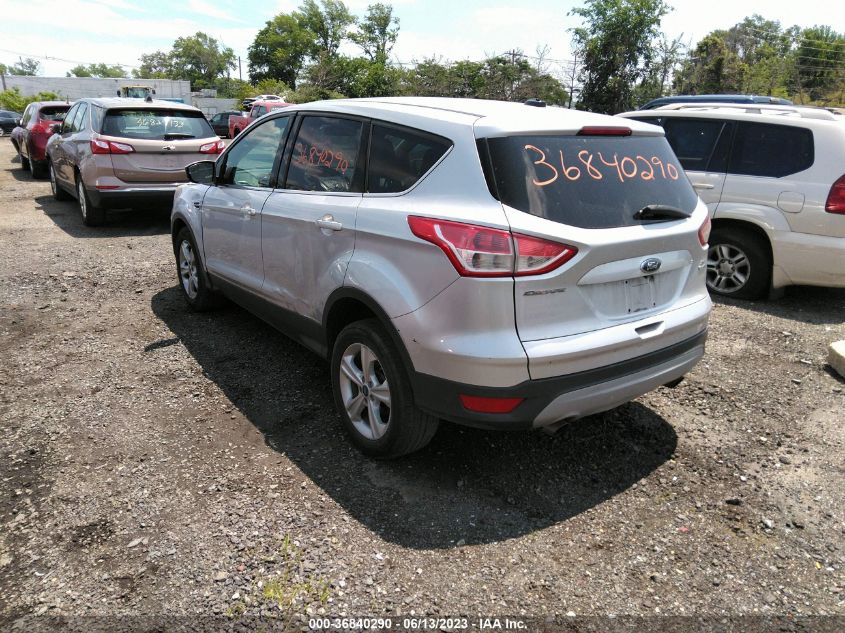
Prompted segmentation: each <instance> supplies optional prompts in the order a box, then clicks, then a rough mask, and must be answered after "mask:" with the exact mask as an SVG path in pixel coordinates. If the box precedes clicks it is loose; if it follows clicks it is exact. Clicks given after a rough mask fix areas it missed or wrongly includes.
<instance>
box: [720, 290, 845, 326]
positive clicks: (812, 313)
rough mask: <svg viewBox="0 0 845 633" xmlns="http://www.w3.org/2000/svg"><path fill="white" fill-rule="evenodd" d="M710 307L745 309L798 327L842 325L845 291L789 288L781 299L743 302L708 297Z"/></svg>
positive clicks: (844, 313)
mask: <svg viewBox="0 0 845 633" xmlns="http://www.w3.org/2000/svg"><path fill="white" fill-rule="evenodd" d="M711 298H712V299H713V303H717V304H720V305H726V306H733V307H736V308H745V309H746V310H753V311H755V312H762V313H764V314H769V315H771V316H775V317H779V318H782V319H790V320H792V321H800V322H801V323H816V324H828V323H832V324H833V323H835V324H838V323H842V322H843V321H845V288H817V287H815V286H790V287H788V288H786V289H785V294H784V296H783V297H781V298H780V299H774V300H771V301H769V300H766V299H762V300H759V301H742V300H738V299H729V298H727V297H720V296H717V295H711Z"/></svg>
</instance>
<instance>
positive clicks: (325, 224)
mask: <svg viewBox="0 0 845 633" xmlns="http://www.w3.org/2000/svg"><path fill="white" fill-rule="evenodd" d="M316 223H317V226H319V227H320V228H321V229H326V230H328V231H340V230H341V229H342V228H343V225H342V224H341V223H340V222H338V221H337V220H335V219H334V217H333V216H331V215H324V216H323V217H322V218H320V219H319V220H317V221H316Z"/></svg>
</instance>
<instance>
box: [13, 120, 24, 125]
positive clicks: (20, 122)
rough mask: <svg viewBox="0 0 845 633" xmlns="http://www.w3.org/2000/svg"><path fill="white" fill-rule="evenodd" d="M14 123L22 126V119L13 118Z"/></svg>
mask: <svg viewBox="0 0 845 633" xmlns="http://www.w3.org/2000/svg"><path fill="white" fill-rule="evenodd" d="M15 125H17V126H18V127H23V119H15Z"/></svg>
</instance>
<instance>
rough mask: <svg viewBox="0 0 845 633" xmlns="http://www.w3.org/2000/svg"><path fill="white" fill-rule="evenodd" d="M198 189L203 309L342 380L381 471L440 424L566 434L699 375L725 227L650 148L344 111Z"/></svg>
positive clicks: (234, 154) (328, 107)
mask: <svg viewBox="0 0 845 633" xmlns="http://www.w3.org/2000/svg"><path fill="white" fill-rule="evenodd" d="M187 171H188V176H189V178H190V179H191V180H192V181H193V182H194V183H195V184H190V185H184V186H182V187H180V188H179V189H178V190H177V192H176V197H175V200H174V206H173V213H172V235H173V248H174V253H175V256H176V264H177V266H176V272H177V274H178V279H179V284H180V286H181V288H182V290H183V292H184V296H185V299H186V300H187V303H188V305H189V306H191V307H192V308H194V309H196V310H205V309H208V308H211V307H213V306H214V305H215V303H216V301H217V298H218V296H219V295H225V296H227V297H229V298H230V299H232V300H234V301H236V302H237V303H239V304H241V305H243V306H245V307H246V308H248V309H249V310H251V311H253V312H254V313H255V314H257V315H259V316H261V317H262V318H264V319H265V320H267V321H268V322H269V323H271V324H273V325H275V326H276V327H277V328H279V329H280V330H281V331H283V332H284V333H285V334H287V335H288V336H290V337H291V338H293V339H295V340H297V341H299V342H300V343H302V344H303V345H305V346H307V347H309V348H310V349H312V350H314V351H315V352H316V353H318V354H320V355H321V356H323V357H325V358H326V359H328V362H329V365H330V372H331V379H332V387H333V391H334V398H335V402H336V405H337V409H338V412H339V414H340V418H341V420H342V422H343V425H344V427H345V429H346V430H347V432H348V433H349V436H350V437H351V439H352V441H353V442H354V443H355V444H356V445H357V446H358V447H359V448H360V449H361V450H362V451H364V452H365V453H366V454H368V455H372V456H375V457H395V456H399V455H403V454H406V453H409V452H412V451H414V450H417V449H419V448H421V447H423V446H425V445H426V443H427V442H428V441H429V440H430V439H431V437H432V436H433V435H434V433H435V431H436V429H437V426H438V423H439V421H440V420H443V419H445V420H450V421H453V422H458V423H462V424H468V425H472V426H478V427H485V428H492V429H530V428H540V427H545V428H552V429H553V428H556V427H557V426H558V425H560V424H562V423H563V422H565V421H567V420H571V419H574V418H578V417H582V416H586V415H589V414H593V413H598V412H601V411H605V410H608V409H611V408H613V407H615V406H617V405H620V404H622V403H624V402H627V401H629V400H631V399H633V398H636V397H638V396H640V395H642V394H644V393H646V392H647V391H650V390H652V389H655V388H656V387H659V386H661V385H666V384H676V383H677V382H678V381H679V380H680V379H681V378H682V377H683V376H684V375H685V374H686V373H687V372H688V371H689V370H690V369H692V367H693V366H694V365H695V364H696V363H697V362H698V360H699V359H700V358H701V357H702V355H703V354H704V342H705V338H706V330H707V319H708V315H709V312H710V307H711V304H710V299H709V297H708V294H707V290H706V287H705V267H706V253H707V247H706V244H707V237H708V232H709V225H710V221H709V217H708V214H707V209H706V207H705V206H704V204H703V203H701V202H700V200H699V199H698V197H697V196H696V194H695V192H694V191H693V189H692V187H691V186H690V183H689V181H688V180H687V179H686V177H685V176H684V175H683V172H682V171H681V167H680V165H679V164H678V160H677V158H676V157H675V155H674V154H673V152H672V150H671V148H670V147H669V145H668V144H667V142H666V140H665V138H664V136H663V133H662V131H661V130H660V129H659V128H656V127H654V126H648V125H644V124H640V123H637V122H634V121H631V122H627V121H626V122H624V124H620V121H619V120H618V119H613V118H610V117H605V116H601V115H595V114H588V113H583V112H574V111H568V110H562V109H557V108H542V107H530V106H529V105H523V104H514V103H500V102H491V101H480V100H460V99H438V98H391V99H363V100H336V101H330V102H321V103H311V104H304V105H301V106H292V107H290V108H286V109H285V110H284V111H279V112H276V113H272V114H269V115H267V116H266V117H264V118H263V119H261V120H259V121H258V122H257V123H256V124H255V125H253V126H252V127H250V128H249V129H248V130H247V131H245V132H244V133H243V134H241V135H240V136H239V137H238V138H237V139H236V140H235V142H233V143H232V145H231V146H230V147H228V148H227V150H226V151H225V152H224V154H223V155H222V156H220V158H219V159H217V160H216V161H215V162H212V161H203V162H199V163H196V164H194V165H192V166H190V167H189V168H188V170H187ZM198 327H199V326H198Z"/></svg>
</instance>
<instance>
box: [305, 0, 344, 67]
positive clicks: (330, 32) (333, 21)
mask: <svg viewBox="0 0 845 633" xmlns="http://www.w3.org/2000/svg"><path fill="white" fill-rule="evenodd" d="M321 4H322V5H323V7H322V9H321V8H320V5H319V4H317V2H316V0H305V2H303V3H302V7H300V10H299V15H300V23H301V25H302V27H303V28H305V29H307V30H308V31H310V32H311V33H312V34H313V37H314V48H313V49H312V50H311V54H312V56H314V57H318V56H319V54H320V53H321V52H322V53H326V54H328V55H329V56H333V55H337V49H338V48H340V45H341V43H342V42H343V40H345V39H346V38H347V37H348V35H349V29H350V27H351V26H352V25H353V24H355V22H356V19H355V16H353V15H352V14H351V13H350V12H349V8H348V7H347V6H346V5H345V4H344V3H343V2H342V0H321Z"/></svg>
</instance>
